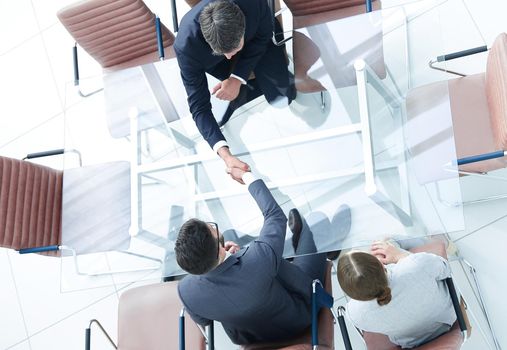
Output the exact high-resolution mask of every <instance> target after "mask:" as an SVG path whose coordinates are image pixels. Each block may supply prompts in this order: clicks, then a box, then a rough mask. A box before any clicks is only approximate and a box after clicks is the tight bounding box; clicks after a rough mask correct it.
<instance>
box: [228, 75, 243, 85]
mask: <svg viewBox="0 0 507 350" xmlns="http://www.w3.org/2000/svg"><path fill="white" fill-rule="evenodd" d="M230 77H231V78H236V79H238V80H239V81H240V82H241V84H243V85H246V81H245V79H243V78H242V77H239V76H237V75H236V74H232V73H231V76H230Z"/></svg>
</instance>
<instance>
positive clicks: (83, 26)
mask: <svg viewBox="0 0 507 350" xmlns="http://www.w3.org/2000/svg"><path fill="white" fill-rule="evenodd" d="M57 16H58V19H59V20H60V22H61V23H62V24H63V25H64V27H65V28H66V29H67V30H68V32H69V34H70V35H71V36H72V37H73V38H74V40H75V41H76V43H78V44H79V45H80V46H81V47H82V48H83V49H84V50H85V51H86V52H88V53H89V54H90V56H92V57H93V58H94V59H95V60H96V61H97V62H98V63H99V64H100V65H101V66H102V68H103V69H104V71H105V72H112V71H116V70H120V69H125V68H129V67H134V66H139V65H142V64H146V63H152V62H156V61H158V60H159V59H160V57H159V51H158V41H157V28H156V23H155V22H156V16H155V14H154V13H153V12H151V10H150V9H149V8H148V7H147V6H146V4H145V3H144V2H143V1H141V0H84V1H80V2H77V3H74V4H71V5H69V6H67V7H65V8H63V9H61V10H59V11H58V13H57ZM160 30H161V35H162V46H163V47H164V49H166V54H165V57H167V58H169V57H174V56H175V54H174V50H173V48H172V45H173V43H174V35H173V33H171V31H170V30H169V29H167V28H166V27H165V26H164V25H163V24H161V26H160Z"/></svg>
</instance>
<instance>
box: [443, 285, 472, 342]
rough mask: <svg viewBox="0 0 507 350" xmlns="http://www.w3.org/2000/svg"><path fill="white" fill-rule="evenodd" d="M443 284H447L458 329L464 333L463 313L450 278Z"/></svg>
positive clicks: (465, 328)
mask: <svg viewBox="0 0 507 350" xmlns="http://www.w3.org/2000/svg"><path fill="white" fill-rule="evenodd" d="M445 283H446V284H447V288H449V294H450V296H451V300H452V305H453V307H454V311H455V312H456V318H457V320H458V324H459V328H460V329H461V331H462V332H465V331H466V330H467V326H466V323H465V317H464V316H463V311H462V310H461V307H460V303H459V300H458V294H457V293H456V288H454V283H453V282H452V278H451V277H449V278H446V279H445Z"/></svg>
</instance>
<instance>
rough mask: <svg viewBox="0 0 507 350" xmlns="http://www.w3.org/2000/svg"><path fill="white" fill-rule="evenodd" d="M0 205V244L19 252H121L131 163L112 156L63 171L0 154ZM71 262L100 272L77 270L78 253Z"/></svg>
mask: <svg viewBox="0 0 507 350" xmlns="http://www.w3.org/2000/svg"><path fill="white" fill-rule="evenodd" d="M61 153H63V150H55V151H49V152H40V153H36V154H32V155H29V156H27V158H29V159H31V158H39V157H44V156H48V155H56V154H61ZM0 208H1V209H0V246H1V247H5V248H10V249H14V250H17V251H19V253H21V254H26V253H43V254H47V255H59V254H60V251H63V252H66V253H67V254H68V252H69V251H71V252H72V253H73V255H74V256H75V255H76V254H77V255H83V254H91V253H98V252H107V251H122V252H126V251H127V250H128V249H129V247H130V241H131V237H130V234H129V228H130V214H131V211H130V164H129V162H124V161H117V162H108V163H101V164H94V165H87V166H79V167H76V168H71V169H70V168H69V169H66V170H65V171H62V170H57V169H52V168H49V167H47V166H43V165H40V164H35V163H32V162H29V161H23V160H19V159H13V158H8V157H2V156H0ZM137 256H138V257H139V258H149V259H150V260H151V261H153V260H156V259H153V258H151V257H145V256H142V255H140V254H138V255H137ZM158 262H159V263H161V262H160V261H158ZM75 263H76V266H75V268H76V273H78V274H88V275H97V274H102V272H97V271H94V272H86V271H80V269H79V265H78V259H75ZM158 267H159V266H156V267H150V268H149V269H156V268H158ZM106 273H114V271H107V272H106Z"/></svg>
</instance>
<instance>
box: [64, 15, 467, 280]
mask: <svg viewBox="0 0 507 350" xmlns="http://www.w3.org/2000/svg"><path fill="white" fill-rule="evenodd" d="M429 15H431V14H429ZM354 28H356V29H357V28H361V30H354ZM339 33H351V34H350V35H347V36H345V35H339ZM355 33H357V35H355ZM293 34H294V37H293V42H294V45H299V44H297V43H298V42H299V43H301V38H303V39H302V40H303V41H302V42H303V44H304V45H308V43H310V45H312V46H313V48H314V49H315V48H316V49H317V52H320V56H318V57H316V59H315V60H314V62H313V63H312V64H311V65H307V66H305V67H304V68H305V69H306V71H302V70H301V66H299V67H298V61H297V53H296V50H297V48H293V50H291V48H290V47H289V46H291V44H290V43H291V41H289V42H288V51H289V56H290V57H293V61H294V62H293V63H294V66H295V67H294V69H295V72H296V82H297V83H300V82H301V79H309V80H310V81H311V82H317V83H318V85H319V86H320V91H319V90H316V91H311V92H305V88H306V86H305V84H303V85H301V84H299V86H298V89H299V92H298V97H297V98H296V100H295V101H294V102H293V103H292V104H291V105H290V106H288V107H284V108H274V107H272V106H270V105H269V104H268V103H267V102H266V101H265V99H264V97H260V98H258V99H256V100H254V101H251V102H250V103H248V104H247V105H245V106H243V107H242V108H241V109H240V110H238V111H236V112H235V114H234V115H233V117H232V118H231V120H230V121H229V122H228V123H227V124H226V126H225V127H224V128H223V133H224V135H225V137H226V138H227V141H228V143H229V145H230V147H231V150H232V152H233V153H234V154H235V155H237V156H238V157H239V158H240V159H242V160H243V161H245V162H247V163H248V164H249V165H250V167H251V168H252V171H253V173H254V174H255V175H256V176H257V177H259V178H261V179H263V180H264V181H265V182H266V184H267V185H268V187H269V188H270V189H271V191H272V193H273V195H274V197H275V199H276V200H277V202H278V203H279V204H280V206H281V207H282V208H283V210H284V212H285V213H288V211H289V210H290V209H291V208H294V207H295V208H298V209H299V211H300V213H301V214H302V215H304V216H308V215H309V216H310V218H311V219H310V220H311V224H312V228H313V231H314V232H313V233H314V240H315V243H316V247H317V250H318V252H327V251H333V250H339V249H344V248H351V247H361V246H366V245H368V244H370V243H371V242H372V241H374V240H378V239H383V238H387V237H393V238H395V239H404V240H405V239H413V238H421V237H424V236H428V235H432V234H441V233H446V232H451V231H456V230H461V229H463V226H464V223H463V213H462V207H461V206H459V205H454V204H453V203H460V202H461V193H460V188H459V180H458V176H457V173H456V172H455V171H454V170H455V169H453V166H452V161H453V160H454V159H455V158H456V157H455V150H454V142H453V137H452V133H451V134H450V136H449V137H448V139H447V140H445V142H438V145H439V147H437V148H436V149H435V152H438V153H439V154H440V155H441V156H439V157H434V158H433V157H431V156H428V153H424V152H423V153H424V157H422V158H421V157H420V154H421V153H420V152H419V153H417V154H415V155H413V153H414V152H413V150H414V149H417V147H419V148H420V147H421V144H423V145H426V146H428V144H429V146H430V147H429V148H428V147H427V149H426V150H429V152H432V151H431V149H432V147H431V144H432V140H433V139H432V137H433V136H434V134H438V132H439V130H438V127H437V128H435V130H433V128H421V130H422V129H425V130H424V132H422V131H421V133H420V134H418V133H415V134H416V136H417V137H415V140H414V139H413V138H412V139H410V138H409V137H407V126H408V124H409V123H413V122H414V120H410V122H407V120H409V119H407V116H406V109H405V96H406V94H407V91H408V90H409V84H410V76H409V75H410V72H413V71H414V70H424V69H428V68H427V67H422V66H421V67H410V65H409V61H408V59H407V57H408V55H407V52H408V47H407V35H408V34H407V27H406V17H405V13H404V10H403V9H401V8H392V9H386V10H382V11H375V12H373V13H369V14H363V15H359V16H355V17H350V18H345V19H341V20H337V21H331V22H327V23H324V24H317V25H312V26H308V27H304V28H299V29H295V30H294V33H293ZM297 37H299V39H297ZM296 39H297V40H299V41H297V40H296ZM438 39H439V38H438V37H437V38H434V42H433V45H438V43H439V40H438ZM435 43H437V44H435ZM442 50H443V49H442ZM379 72H380V73H379ZM379 76H380V77H379ZM301 77H302V78H301ZM91 81H92V79H90V80H88V79H84V80H83V81H82V84H81V86H82V88H83V89H86V88H90V87H89V86H88V87H87V86H86V85H87V84H92V83H91ZM214 83H215V82H214V81H213V79H211V78H210V79H209V85H210V86H213V85H214ZM103 84H104V90H103V91H101V92H98V93H96V94H93V95H91V96H89V97H87V98H77V97H76V95H75V91H71V90H73V87H72V86H70V85H69V89H68V90H69V91H68V94H67V95H68V96H69V97H68V99H67V100H68V103H67V108H66V115H65V130H66V135H65V140H66V141H65V142H66V148H67V149H77V150H79V151H80V152H81V154H82V157H83V164H84V166H93V165H99V164H104V163H108V162H117V161H123V162H124V163H125V164H127V173H128V174H127V175H128V176H127V181H129V185H128V188H127V190H126V191H124V193H125V194H126V195H125V196H123V199H121V201H122V202H123V204H121V205H122V207H124V208H126V209H125V210H124V212H123V215H124V216H127V218H126V219H127V220H128V227H129V228H128V229H126V230H124V231H125V232H114V233H109V234H105V235H104V236H102V237H101V236H99V237H94V238H93V239H92V238H90V237H83V235H77V234H76V233H73V230H74V229H73V226H72V219H71V216H67V217H69V219H68V221H69V222H68V223H67V224H66V225H64V230H63V238H62V239H63V244H64V245H68V246H73V247H80V246H82V245H83V244H86V245H87V249H83V250H81V251H82V252H83V254H79V248H78V249H77V250H78V257H77V258H78V260H79V273H80V274H76V273H75V272H76V269H75V266H74V259H73V258H72V257H70V256H64V257H63V258H62V289H63V290H72V289H76V288H84V287H90V286H99V285H104V284H108V283H111V282H112V283H115V284H118V283H122V282H132V281H137V280H142V279H148V278H159V277H160V276H175V275H180V274H183V273H184V272H183V271H182V270H181V269H179V267H178V266H177V264H176V261H175V256H174V242H175V239H176V237H177V233H178V230H179V227H180V226H181V224H182V223H183V222H184V221H185V220H187V219H189V218H192V217H197V218H200V219H202V220H204V221H214V222H216V223H218V226H219V228H220V231H221V232H222V233H225V235H226V239H227V238H234V239H235V240H237V241H238V243H240V244H241V245H248V243H249V242H251V241H252V240H253V239H255V237H256V236H257V235H258V233H259V231H260V228H261V226H262V223H263V218H262V215H261V212H260V211H259V209H258V208H257V206H256V203H255V201H254V200H253V199H252V198H251V196H250V195H249V193H248V190H247V188H246V187H245V186H243V185H240V184H238V183H236V182H235V181H233V180H232V179H231V178H230V177H229V176H228V175H227V174H226V173H225V166H224V163H223V161H222V160H221V159H219V158H218V156H217V155H216V154H214V153H213V151H212V150H211V149H210V148H209V146H208V145H207V143H206V142H205V141H204V140H203V139H202V137H201V136H200V134H199V133H198V130H197V128H196V126H195V124H194V122H193V120H192V118H191V115H190V113H189V111H188V105H187V102H186V94H185V90H184V88H183V85H182V82H181V78H180V74H179V70H178V65H177V62H176V60H175V59H169V60H165V61H161V62H157V63H154V64H149V65H145V66H141V67H135V68H130V69H126V70H123V71H118V72H113V73H110V74H107V75H105V76H104V77H103ZM71 94H72V95H71ZM213 108H214V110H215V111H218V110H220V109H221V108H224V107H223V102H220V101H213ZM422 108H428V109H430V108H432V106H426V107H424V106H423V107H422ZM442 108H445V106H444V107H442ZM438 123H439V125H441V127H442V128H447V129H448V128H449V127H450V128H451V130H452V121H451V118H450V116H449V118H448V119H446V117H445V116H442V118H441V120H440V121H439V122H438ZM412 125H415V124H412ZM411 130H414V128H413V127H412V128H411ZM411 133H412V134H414V133H413V132H411ZM418 137H419V138H418ZM442 155H444V156H442ZM432 159H434V160H435V161H434V162H433V161H432ZM421 161H423V162H424V166H423V167H421V166H420V163H421ZM75 167H76V163H75V160H74V159H73V157H72V156H68V157H65V168H66V169H68V170H70V169H72V168H75ZM421 169H422V170H421ZM416 170H417V171H416ZM421 171H423V172H424V171H428V172H430V173H431V174H433V175H435V174H436V175H435V176H433V177H431V178H428V177H424V176H423V178H424V179H425V180H424V181H421V176H420V174H418V173H417V172H421ZM67 173H68V171H67ZM103 175H104V176H105V175H106V174H103ZM124 175H125V174H124ZM69 176H70V175H69ZM100 176H101V175H100V174H99V177H100ZM110 177H111V178H112V181H113V182H114V181H115V180H117V181H120V178H119V176H118V177H116V175H114V176H110ZM64 178H65V177H64ZM64 186H65V185H64ZM73 186H79V181H74V185H73ZM107 191H108V190H107V187H105V188H104V192H107ZM99 200H100V198H99ZM342 204H346V205H348V206H349V207H350V208H351V215H352V217H351V228H350V231H349V232H347V233H344V234H343V233H342V234H341V235H338V232H341V231H343V230H340V222H339V220H338V221H337V220H333V215H334V213H335V211H336V209H337V208H338V207H339V206H340V205H342ZM118 205H120V204H119V203H118ZM115 206H116V205H115V204H112V206H111V208H113V207H115ZM62 210H63V217H64V219H63V220H64V223H65V221H66V214H65V213H66V202H65V188H64V204H63V209H62ZM105 216H106V217H107V215H105ZM90 219H92V218H90ZM124 219H125V218H124ZM329 221H330V222H331V226H329V225H328V222H329ZM98 225H100V222H99V223H98ZM326 225H328V226H326ZM111 234H114V235H115V237H114V239H111V237H108V236H109V235H111ZM290 237H291V233H290V231H289V230H287V236H286V245H285V252H284V255H285V256H286V257H291V256H294V255H295V252H294V249H293V248H292V244H291V243H290V242H291V240H290ZM85 241H86V242H85ZM97 242H110V243H109V246H108V244H105V245H104V246H101V245H100V244H98V243H97ZM95 248H96V249H95ZM94 249H95V251H94ZM120 251H124V252H125V251H126V252H127V253H128V254H124V253H122V252H120ZM99 252H100V253H99ZM84 253H86V254H84ZM308 253H310V252H308ZM110 270H113V271H124V272H125V273H114V274H112V275H110V274H108V273H107V272H108V271H110ZM88 273H89V274H92V275H95V274H99V275H100V276H88V275H87V274H88Z"/></svg>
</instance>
